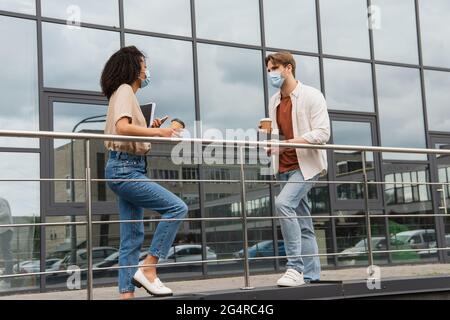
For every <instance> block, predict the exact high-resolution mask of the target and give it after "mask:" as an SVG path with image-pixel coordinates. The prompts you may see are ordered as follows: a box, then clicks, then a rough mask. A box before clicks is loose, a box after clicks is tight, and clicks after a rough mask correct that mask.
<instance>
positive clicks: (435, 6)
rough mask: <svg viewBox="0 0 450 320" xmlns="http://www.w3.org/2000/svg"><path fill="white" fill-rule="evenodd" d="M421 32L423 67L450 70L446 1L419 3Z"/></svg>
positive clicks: (449, 33)
mask: <svg viewBox="0 0 450 320" xmlns="http://www.w3.org/2000/svg"><path fill="white" fill-rule="evenodd" d="M419 9H420V29H421V32H422V50H423V62H424V64H425V65H429V66H436V67H446V68H450V42H449V41H445V40H443V39H448V38H450V29H449V28H448V13H449V12H450V2H449V1H447V0H428V1H419Z"/></svg>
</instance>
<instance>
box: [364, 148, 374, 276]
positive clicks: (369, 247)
mask: <svg viewBox="0 0 450 320" xmlns="http://www.w3.org/2000/svg"><path fill="white" fill-rule="evenodd" d="M361 157H362V165H363V168H362V169H363V180H364V210H365V214H366V229H367V250H368V251H369V267H370V270H371V272H373V268H372V266H373V251H372V227H371V223H370V212H369V184H368V182H369V178H368V176H367V166H366V151H362V152H361ZM371 276H372V274H371Z"/></svg>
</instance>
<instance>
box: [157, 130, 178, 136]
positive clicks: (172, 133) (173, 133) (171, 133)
mask: <svg viewBox="0 0 450 320" xmlns="http://www.w3.org/2000/svg"><path fill="white" fill-rule="evenodd" d="M158 131H159V136H160V137H164V138H172V137H179V133H180V130H179V129H173V128H160V129H158Z"/></svg>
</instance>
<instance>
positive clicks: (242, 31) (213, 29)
mask: <svg viewBox="0 0 450 320" xmlns="http://www.w3.org/2000/svg"><path fill="white" fill-rule="evenodd" d="M195 12H196V21H197V36H198V37H199V38H204V39H212V40H220V41H228V42H238V43H245V44H254V45H259V44H261V31H260V29H261V28H260V22H259V21H260V20H259V1H258V0H246V1H240V0H215V1H211V0H196V1H195Z"/></svg>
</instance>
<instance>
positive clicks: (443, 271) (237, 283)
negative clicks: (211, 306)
mask: <svg viewBox="0 0 450 320" xmlns="http://www.w3.org/2000/svg"><path fill="white" fill-rule="evenodd" d="M439 275H450V264H427V265H414V266H407V265H405V266H390V267H382V268H381V278H395V277H414V276H439ZM279 276H280V274H267V275H255V276H251V278H250V281H251V285H252V286H253V287H265V286H272V285H274V284H275V282H276V280H277V279H278V277H279ZM366 278H367V272H366V268H351V269H341V270H324V271H322V280H361V279H366ZM166 284H167V286H168V287H170V288H171V289H172V290H173V291H174V292H175V294H187V293H197V292H208V291H215V290H227V289H237V288H241V287H242V286H243V285H244V279H243V278H242V277H232V278H214V279H207V280H192V281H176V282H166ZM136 296H137V297H147V296H148V294H147V293H146V292H145V291H144V290H142V289H139V290H137V291H136ZM117 298H118V293H117V288H116V287H103V288H96V289H94V299H98V300H110V299H117ZM80 299H86V290H76V291H63V292H61V291H60V292H49V293H44V294H23V295H14V296H3V297H1V296H0V300H80Z"/></svg>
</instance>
